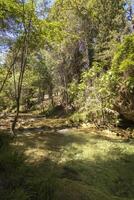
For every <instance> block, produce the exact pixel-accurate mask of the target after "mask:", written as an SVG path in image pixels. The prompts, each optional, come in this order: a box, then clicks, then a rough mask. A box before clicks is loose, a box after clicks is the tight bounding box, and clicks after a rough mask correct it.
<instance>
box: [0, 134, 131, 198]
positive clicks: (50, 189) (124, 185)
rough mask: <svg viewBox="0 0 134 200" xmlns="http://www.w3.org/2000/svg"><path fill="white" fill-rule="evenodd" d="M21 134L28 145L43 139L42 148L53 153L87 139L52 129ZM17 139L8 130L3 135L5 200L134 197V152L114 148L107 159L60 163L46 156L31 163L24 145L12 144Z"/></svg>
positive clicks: (0, 169) (0, 186) (0, 185)
mask: <svg viewBox="0 0 134 200" xmlns="http://www.w3.org/2000/svg"><path fill="white" fill-rule="evenodd" d="M26 135H27V134H26ZM19 137H20V141H18V142H24V144H23V147H24V148H26V147H30V146H34V147H35V146H38V145H39V144H38V142H39V143H40V141H41V144H42V142H44V143H43V146H42V149H43V148H46V150H51V153H53V152H56V149H57V148H58V151H59V150H60V149H61V148H62V147H63V146H67V145H69V144H70V143H73V142H75V143H77V144H78V145H79V144H85V143H86V142H87V141H85V140H83V139H82V138H81V137H80V136H79V137H78V136H74V135H71V134H69V135H67V134H57V133H51V132H49V133H48V132H45V133H40V134H38V135H34V134H31V135H30V136H29V138H28V136H27V137H26V138H24V137H25V135H22V136H19ZM19 137H18V138H19ZM34 137H35V138H34ZM23 139H24V141H21V140H23ZM15 140H16V139H15ZM28 140H29V141H28ZM30 141H31V143H30ZM15 142H17V141H13V140H11V139H10V137H9V136H7V135H5V134H3V135H1V136H0V197H1V198H0V199H1V200H62V199H64V200H76V199H77V200H133V199H134V198H133V197H134V190H133V188H134V173H133V169H134V154H130V153H123V152H121V150H120V148H113V149H111V150H110V151H109V155H110V156H109V157H108V158H107V159H105V158H103V157H100V156H99V157H98V156H96V157H95V159H94V160H90V159H88V158H87V159H70V160H66V161H64V162H62V163H60V162H58V161H59V160H53V159H51V156H46V157H45V158H44V157H42V159H40V160H39V162H34V161H33V162H32V163H30V162H27V159H28V158H27V156H26V154H24V153H22V149H21V148H16V146H15V145H11V144H13V143H15ZM53 145H55V146H53ZM55 147H56V148H55ZM38 148H39V146H38ZM28 157H29V155H28Z"/></svg>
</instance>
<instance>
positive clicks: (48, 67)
mask: <svg viewBox="0 0 134 200" xmlns="http://www.w3.org/2000/svg"><path fill="white" fill-rule="evenodd" d="M0 5H1V8H2V9H1V10H2V11H1V15H0V18H1V22H2V23H1V25H2V27H1V39H2V45H1V47H2V49H4V47H6V48H7V47H8V53H6V57H5V59H4V60H3V61H2V62H1V68H0V70H1V90H0V92H1V94H0V98H1V107H0V109H1V111H3V110H4V111H5V112H16V119H15V120H14V123H13V126H12V131H13V132H14V128H15V125H16V122H17V118H18V117H17V115H18V113H19V111H23V112H27V111H32V110H37V109H38V111H39V112H42V111H44V110H46V109H45V107H46V104H47V108H48V107H49V110H50V109H52V107H55V106H56V105H59V104H61V105H62V106H63V107H64V109H65V110H66V111H68V110H75V111H76V113H75V114H74V116H73V117H72V121H73V120H74V121H85V120H86V121H93V122H96V123H98V124H100V123H103V124H107V123H112V124H116V125H117V124H118V123H119V122H120V120H125V119H126V120H129V121H131V122H133V121H134V99H133V96H134V79H133V75H134V69H133V65H134V63H133V62H134V36H133V33H132V30H131V27H132V24H133V18H132V14H133V13H132V7H131V6H130V5H131V4H130V2H127V1H124V0H122V1H114V0H110V1H100V0H94V1H73V0H70V1H69V0H66V1H64V2H62V1H56V2H55V3H54V4H53V6H52V7H51V6H50V5H49V4H47V2H45V4H41V3H40V2H38V1H36V2H34V1H32V0H31V1H26V2H23V1H22V2H21V1H14V0H12V1H1V3H0ZM47 96H49V99H50V103H44V98H45V97H47ZM48 104H49V105H48ZM39 105H40V106H39Z"/></svg>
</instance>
